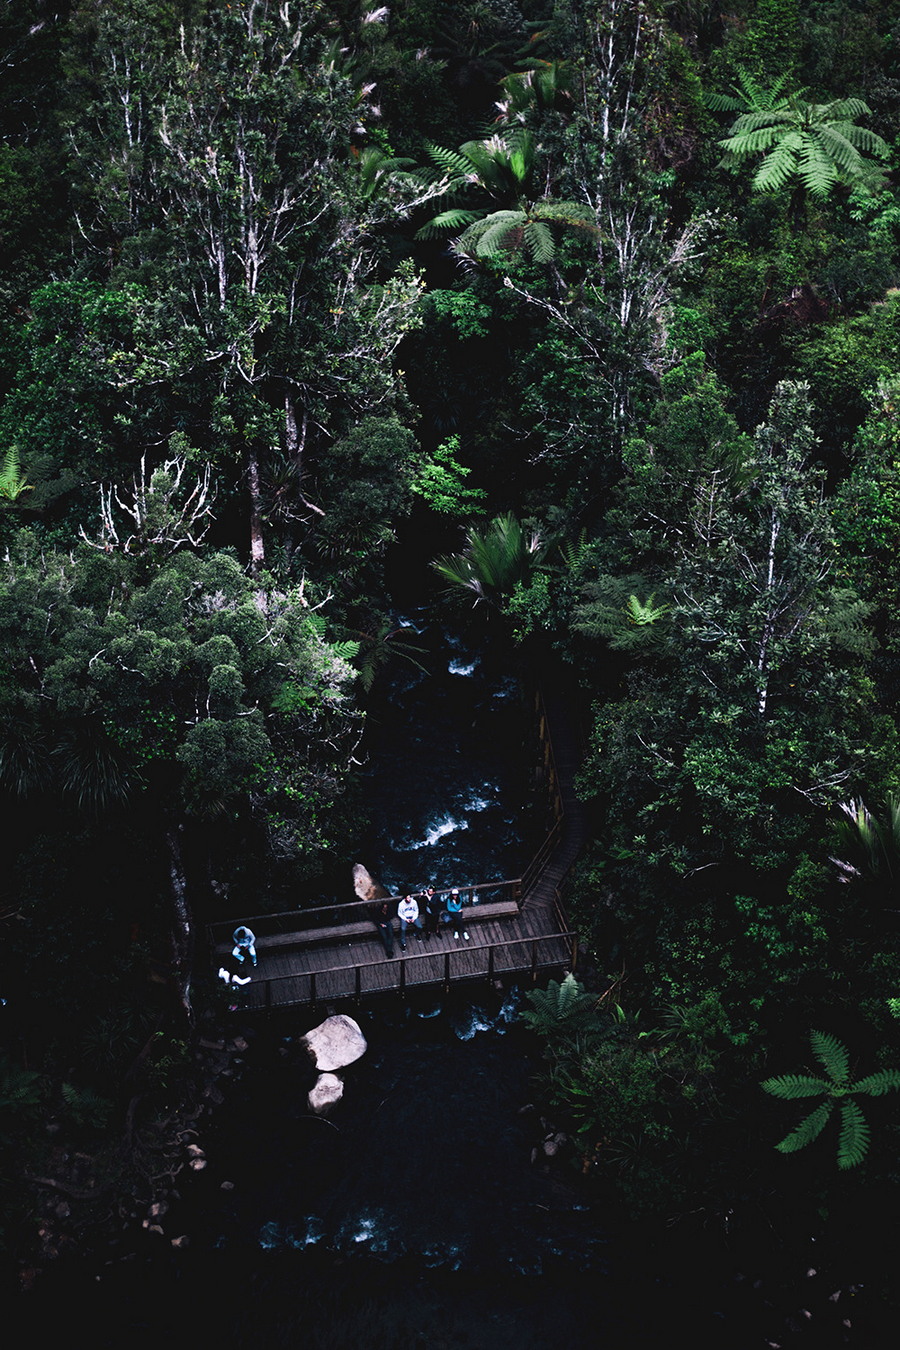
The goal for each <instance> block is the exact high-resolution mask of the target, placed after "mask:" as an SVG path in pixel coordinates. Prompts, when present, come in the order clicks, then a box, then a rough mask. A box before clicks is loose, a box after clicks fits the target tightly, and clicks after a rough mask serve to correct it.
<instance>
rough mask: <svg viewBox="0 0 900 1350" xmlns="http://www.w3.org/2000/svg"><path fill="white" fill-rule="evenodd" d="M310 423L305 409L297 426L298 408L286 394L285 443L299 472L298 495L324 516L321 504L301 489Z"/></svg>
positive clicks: (302, 500) (308, 506)
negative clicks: (305, 494)
mask: <svg viewBox="0 0 900 1350" xmlns="http://www.w3.org/2000/svg"><path fill="white" fill-rule="evenodd" d="M308 425H309V414H308V413H307V411H306V409H305V408H304V409H303V420H302V422H301V423H300V426H299V427H298V426H297V409H296V406H295V404H294V400H293V399H292V398H291V395H290V393H287V394H285V396H284V444H285V448H286V449H287V452H288V454H289V455H290V457H291V459H292V460H293V462H294V468H295V469H296V472H297V496H298V497H299V498H300V500H301V502H302V503H303V505H304V506H305V507H306V508H307V510H309V511H312V512H313V514H314V515H317V516H324V514H325V512H324V511H323V510H322V508H321V506H316V504H315V502H311V501H309V500H308V499H307V498H306V497H304V495H303V493H302V491H301V490H300V483H301V481H302V478H303V456H304V453H305V451H306V428H307V426H308Z"/></svg>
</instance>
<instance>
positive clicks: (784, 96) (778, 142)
mask: <svg viewBox="0 0 900 1350" xmlns="http://www.w3.org/2000/svg"><path fill="white" fill-rule="evenodd" d="M785 84H786V78H785V77H782V78H780V79H778V80H776V82H775V83H774V84H773V85H772V86H771V88H769V89H766V88H764V87H763V86H762V85H760V84H758V83H757V82H756V81H755V80H754V79H753V77H752V75H750V74H749V73H748V72H747V71H740V72H739V77H738V84H737V86H736V89H735V93H734V94H733V95H730V94H712V95H710V96H709V97H708V99H707V102H708V104H709V106H710V107H711V108H713V109H714V110H715V111H717V112H737V113H739V116H738V117H737V118H736V120H735V121H734V123H733V124H732V126H731V129H730V131H729V134H728V136H727V137H725V139H724V140H722V141H720V142H719V144H720V145H721V146H722V148H723V150H724V151H725V156H724V158H723V160H722V163H723V165H725V166H726V167H731V166H734V165H738V164H741V163H743V162H744V161H745V160H747V159H755V158H756V157H758V156H759V155H762V161H761V163H760V165H759V167H758V168H757V170H756V173H755V174H754V176H753V186H754V187H755V188H756V190H757V191H758V192H777V191H779V189H781V188H783V187H786V186H787V185H788V184H789V183H798V184H799V185H800V187H801V188H802V190H803V191H805V192H807V193H808V194H809V195H810V196H811V197H815V198H817V199H818V200H824V199H825V198H826V197H828V196H829V195H830V193H831V192H832V190H833V189H834V188H835V187H837V186H838V185H839V184H851V185H853V186H857V187H863V188H870V189H871V188H876V187H878V186H879V184H880V183H881V182H882V179H883V171H882V169H881V168H880V167H879V165H877V164H876V163H874V162H873V160H872V159H871V158H867V156H873V155H874V156H875V157H876V158H877V159H885V158H887V156H888V154H889V147H888V146H887V144H886V143H885V142H884V141H883V140H882V139H881V137H880V136H876V134H875V132H874V131H869V130H868V129H867V128H866V127H860V126H858V125H857V119H858V118H860V117H864V116H867V115H869V114H870V113H871V111H872V110H871V108H870V107H869V106H868V104H867V103H864V102H863V100H862V99H859V98H839V99H833V100H832V101H831V102H830V103H813V102H810V100H809V99H808V98H807V97H806V94H807V91H806V90H805V89H800V90H798V91H797V92H796V93H786V92H785Z"/></svg>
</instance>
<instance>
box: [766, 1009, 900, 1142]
mask: <svg viewBox="0 0 900 1350" xmlns="http://www.w3.org/2000/svg"><path fill="white" fill-rule="evenodd" d="M810 1044H811V1046H812V1051H813V1054H814V1055H815V1057H816V1059H817V1060H818V1061H819V1063H820V1064H821V1065H822V1067H823V1068H824V1069H825V1071H826V1073H827V1074H828V1078H827V1079H825V1078H815V1077H813V1076H812V1075H810V1074H791V1073H788V1074H781V1075H780V1076H779V1077H777V1078H767V1079H765V1081H764V1082H762V1083H761V1084H760V1087H761V1088H762V1089H763V1091H764V1092H768V1093H771V1095H772V1096H773V1097H780V1098H781V1099H782V1100H783V1101H794V1100H797V1099H798V1098H801V1097H823V1098H824V1100H823V1101H821V1102H820V1103H819V1105H818V1106H817V1107H816V1108H815V1109H814V1110H813V1111H811V1112H810V1114H809V1115H808V1116H806V1117H805V1119H803V1120H801V1122H800V1124H799V1125H798V1126H797V1127H796V1128H795V1129H794V1130H792V1131H791V1133H790V1134H788V1135H786V1136H785V1137H784V1139H782V1140H781V1141H780V1143H778V1144H776V1145H775V1147H776V1148H777V1149H778V1151H779V1152H780V1153H796V1152H797V1151H798V1149H801V1148H805V1147H806V1145H807V1144H811V1143H812V1142H813V1140H815V1139H817V1138H818V1137H819V1135H820V1134H821V1133H822V1131H823V1129H824V1128H825V1125H826V1124H827V1122H828V1118H829V1116H830V1115H831V1113H832V1111H833V1110H834V1107H835V1104H837V1105H839V1107H840V1117H841V1128H840V1135H839V1138H838V1146H837V1164H838V1167H840V1168H842V1169H846V1168H848V1167H856V1166H858V1165H859V1163H861V1162H862V1160H863V1158H864V1157H865V1156H866V1152H867V1150H868V1147H869V1126H868V1123H867V1121H866V1119H865V1117H864V1115H863V1113H862V1109H861V1107H860V1106H859V1103H858V1102H856V1101H854V1100H853V1097H854V1096H856V1095H857V1094H858V1093H862V1094H864V1095H865V1096H869V1097H881V1096H883V1095H884V1094H885V1093H886V1092H891V1091H894V1090H897V1089H900V1070H898V1069H882V1070H879V1072H877V1073H873V1074H869V1075H868V1077H866V1078H860V1079H858V1080H857V1081H856V1082H855V1083H854V1082H852V1081H851V1078H850V1053H849V1051H848V1049H847V1047H846V1045H844V1043H843V1041H839V1040H838V1038H837V1037H836V1036H830V1035H828V1033H827V1032H824V1031H811V1032H810Z"/></svg>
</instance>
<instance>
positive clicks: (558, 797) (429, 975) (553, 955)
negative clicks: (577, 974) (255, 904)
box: [209, 690, 584, 1011]
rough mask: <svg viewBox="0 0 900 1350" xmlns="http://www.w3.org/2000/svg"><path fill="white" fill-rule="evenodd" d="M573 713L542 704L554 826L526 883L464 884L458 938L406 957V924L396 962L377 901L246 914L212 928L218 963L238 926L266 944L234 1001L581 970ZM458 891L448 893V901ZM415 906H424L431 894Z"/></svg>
mask: <svg viewBox="0 0 900 1350" xmlns="http://www.w3.org/2000/svg"><path fill="white" fill-rule="evenodd" d="M572 706H573V705H572V701H571V699H568V698H567V697H566V696H565V694H564V693H561V692H560V691H558V690H557V691H556V692H555V693H554V694H548V695H543V696H540V697H539V699H538V713H539V717H540V731H541V742H542V745H543V749H544V769H545V776H546V781H547V783H548V786H549V788H550V792H551V800H552V803H553V813H554V817H555V819H554V824H553V827H552V829H551V830H550V833H549V835H548V837H547V838H546V839H545V840H544V843H543V844H542V846H541V848H540V849H539V850H538V852H537V854H536V855H535V857H534V858H533V859H532V861H531V863H530V864H529V866H528V868H527V869H526V870H525V872H524V873H523V874H522V876H521V877H517V878H515V879H513V880H505V881H492V882H484V883H480V884H478V885H474V886H473V885H467V886H460V887H459V889H460V893H461V896H462V900H463V906H464V908H463V913H462V924H461V926H460V927H459V929H458V930H457V929H454V927H453V925H452V924H442V925H441V926H440V927H441V931H440V932H439V933H438V934H436V935H434V936H432V937H430V938H429V937H427V936H425V935H423V936H422V937H421V938H417V936H416V933H415V930H410V931H409V932H408V934H407V947H406V950H405V951H401V950H400V947H399V938H398V936H397V933H396V930H397V928H398V922H397V920H396V919H395V920H394V929H395V937H394V955H393V957H387V955H386V953H385V949H384V946H383V945H382V942H381V938H380V936H379V934H378V931H377V929H376V928H375V924H374V922H373V913H374V910H375V908H376V905H375V903H374V902H373V901H371V900H368V901H352V902H350V903H348V904H335V905H331V906H324V907H320V908H317V909H306V910H297V911H292V912H290V913H286V914H270V915H261V916H258V917H255V918H248V917H247V916H246V915H242V916H241V917H240V918H239V919H237V920H226V921H222V922H221V923H216V924H213V925H212V926H211V927H210V930H209V937H210V945H211V948H212V952H213V956H214V960H215V961H216V964H217V965H218V964H219V962H220V961H221V959H222V958H223V957H224V956H225V955H226V954H227V953H228V952H230V950H231V945H232V942H231V934H232V932H233V930H234V928H235V927H236V926H237V924H239V923H241V924H247V925H248V926H249V927H250V928H251V929H252V930H253V932H254V933H255V934H256V948H257V953H258V961H259V964H258V966H257V967H256V969H254V970H253V971H251V972H248V973H250V974H251V975H252V979H251V982H250V984H249V985H246V986H244V987H243V988H242V989H241V990H240V991H239V992H238V991H235V992H236V999H235V1001H236V1002H237V1001H239V1002H240V1004H241V1006H242V1007H243V1008H246V1009H247V1010H259V1011H272V1010H275V1009H278V1008H286V1007H296V1006H302V1005H312V1006H315V1005H317V1004H319V1003H323V1002H328V1003H332V1002H344V1001H351V1002H355V1003H356V1004H357V1005H358V1004H360V1003H361V1002H362V1001H363V1000H368V999H370V998H372V997H373V996H375V995H380V994H384V993H388V992H390V991H395V992H399V994H400V995H401V997H402V996H403V995H405V994H406V993H407V992H408V991H411V990H414V989H433V990H447V989H449V987H450V986H451V985H453V984H459V983H462V982H464V981H478V980H489V981H494V980H499V979H502V978H504V977H505V978H510V977H516V976H518V977H520V978H522V977H524V978H526V979H528V980H529V981H530V982H531V983H534V982H536V980H537V979H538V976H539V975H540V974H541V973H542V972H546V973H550V972H560V971H562V970H564V969H571V968H572V967H573V966H574V964H575V959H576V955H577V940H576V937H575V934H574V933H572V932H571V931H570V929H569V926H568V923H567V921H566V917H565V913H564V911H563V907H562V902H561V899H560V887H561V885H562V882H563V880H564V878H565V876H566V874H567V872H568V871H569V868H570V867H571V865H572V863H573V862H574V861H575V858H576V857H577V855H578V852H579V850H580V848H581V845H582V842H583V837H584V820H583V812H582V807H581V804H580V803H579V802H578V800H577V798H576V796H575V791H574V777H575V771H576V769H577V767H578V763H579V761H580V740H579V737H578V734H577V729H576V727H575V724H574V720H573V717H572V715H571V709H572ZM456 884H457V883H455V882H451V883H450V885H456ZM450 885H448V886H446V887H445V888H444V889H443V891H442V892H439V894H446V892H447V891H449V889H450ZM392 898H393V900H395V901H396V900H397V899H398V898H399V897H392ZM416 898H417V899H419V901H420V907H421V893H416ZM455 931H458V932H459V939H458V940H457V939H455V938H454V936H453V934H454V932H455ZM464 932H467V933H468V934H469V937H468V940H466V939H464V938H463V933H464Z"/></svg>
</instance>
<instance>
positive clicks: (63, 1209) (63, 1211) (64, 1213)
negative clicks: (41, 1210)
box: [53, 1200, 72, 1219]
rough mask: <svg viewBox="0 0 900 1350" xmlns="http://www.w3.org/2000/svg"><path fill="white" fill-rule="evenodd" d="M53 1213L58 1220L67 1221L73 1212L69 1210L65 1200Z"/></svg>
mask: <svg viewBox="0 0 900 1350" xmlns="http://www.w3.org/2000/svg"><path fill="white" fill-rule="evenodd" d="M53 1213H54V1214H55V1215H56V1217H57V1218H58V1219H67V1218H68V1217H69V1215H70V1214H71V1213H72V1211H71V1209H70V1208H69V1206H68V1204H67V1203H66V1201H65V1200H63V1201H61V1202H60V1204H58V1205H57V1206H56V1209H55V1210H54V1211H53Z"/></svg>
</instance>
